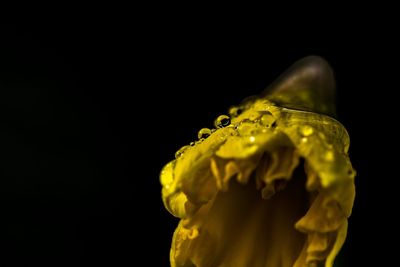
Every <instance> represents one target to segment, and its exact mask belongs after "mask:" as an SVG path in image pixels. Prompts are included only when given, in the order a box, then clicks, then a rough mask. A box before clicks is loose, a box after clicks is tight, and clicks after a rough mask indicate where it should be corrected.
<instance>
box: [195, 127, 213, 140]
mask: <svg viewBox="0 0 400 267" xmlns="http://www.w3.org/2000/svg"><path fill="white" fill-rule="evenodd" d="M210 135H211V130H210V129H208V128H203V129H201V130H200V131H199V133H198V134H197V137H198V138H199V139H202V138H204V139H205V138H207V137H209V136H210Z"/></svg>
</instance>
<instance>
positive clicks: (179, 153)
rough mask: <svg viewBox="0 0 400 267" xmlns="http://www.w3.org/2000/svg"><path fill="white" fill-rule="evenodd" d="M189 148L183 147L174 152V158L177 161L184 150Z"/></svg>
mask: <svg viewBox="0 0 400 267" xmlns="http://www.w3.org/2000/svg"><path fill="white" fill-rule="evenodd" d="M188 148H189V146H183V147H181V148H180V149H179V150H178V151H176V152H175V158H176V159H178V158H180V157H182V155H183V153H185V151H186V149H188Z"/></svg>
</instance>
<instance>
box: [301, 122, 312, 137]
mask: <svg viewBox="0 0 400 267" xmlns="http://www.w3.org/2000/svg"><path fill="white" fill-rule="evenodd" d="M313 133H314V128H313V127H311V126H310V125H304V126H301V127H300V134H301V135H302V136H310V135H312V134H313Z"/></svg>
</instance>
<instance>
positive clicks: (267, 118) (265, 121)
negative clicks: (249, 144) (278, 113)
mask: <svg viewBox="0 0 400 267" xmlns="http://www.w3.org/2000/svg"><path fill="white" fill-rule="evenodd" d="M275 121H276V119H275V117H274V116H272V114H271V113H270V112H268V113H267V114H264V115H262V116H261V124H262V125H264V126H266V127H271V126H272V125H273V124H274V122H275Z"/></svg>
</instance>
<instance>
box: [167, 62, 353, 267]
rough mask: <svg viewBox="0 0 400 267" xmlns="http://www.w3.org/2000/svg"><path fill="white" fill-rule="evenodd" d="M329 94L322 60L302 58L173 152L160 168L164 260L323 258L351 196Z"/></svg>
mask: <svg viewBox="0 0 400 267" xmlns="http://www.w3.org/2000/svg"><path fill="white" fill-rule="evenodd" d="M333 95H334V79H333V74H332V71H331V69H330V68H329V65H328V64H327V63H326V62H325V61H324V60H323V59H321V58H318V57H308V58H306V59H303V60H301V61H300V62H299V63H296V64H295V65H294V66H293V67H292V68H291V69H290V70H289V71H288V72H287V73H286V74H285V76H282V77H280V78H279V79H278V81H277V82H275V83H274V84H273V85H272V86H271V87H270V88H269V89H267V91H266V92H264V93H263V94H262V95H260V96H259V97H252V98H250V99H248V100H246V101H244V102H243V103H242V104H240V105H238V106H235V107H232V108H231V109H230V112H229V113H230V115H231V116H230V117H228V116H226V115H222V116H219V117H218V118H217V120H216V126H217V129H212V130H209V129H202V130H201V133H200V132H199V138H200V139H199V140H198V141H196V142H195V143H194V145H193V146H185V147H184V148H183V149H181V150H179V151H178V152H179V153H177V155H176V159H175V160H173V161H171V162H170V163H168V164H167V165H166V166H165V167H164V168H163V170H162V171H161V175H160V181H161V184H162V187H163V188H162V198H163V201H164V204H165V207H166V208H167V210H168V211H169V212H170V213H171V214H172V215H174V216H176V217H178V218H180V219H181V220H180V223H179V225H178V227H177V229H176V230H175V233H174V236H173V240H172V246H171V254H170V260H171V266H173V267H190V266H197V267H214V266H219V267H230V266H255V267H257V266H260V267H292V266H294V267H307V266H325V267H331V266H333V262H334V259H335V257H336V255H337V254H338V252H339V250H340V248H341V247H342V245H343V243H344V241H345V238H346V232H347V220H348V217H349V216H350V214H351V209H352V206H353V201H354V196H355V188H354V176H355V171H354V170H353V167H352V165H351V162H350V159H349V157H348V149H349V136H348V134H347V132H346V129H345V128H344V127H343V125H341V124H340V123H339V122H338V121H337V120H335V119H334V118H333V117H331V116H333V115H334V113H335V111H334V106H333V103H332V100H333ZM328 115H330V116H328Z"/></svg>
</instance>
